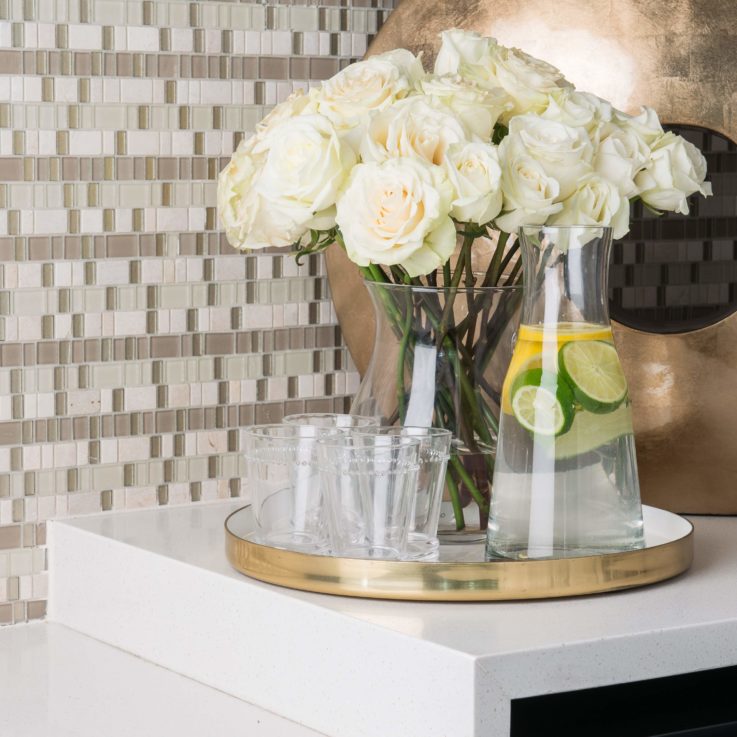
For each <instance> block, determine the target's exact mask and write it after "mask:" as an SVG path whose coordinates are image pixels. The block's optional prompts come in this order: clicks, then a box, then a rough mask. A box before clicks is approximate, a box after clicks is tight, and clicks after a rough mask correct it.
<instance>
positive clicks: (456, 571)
mask: <svg viewBox="0 0 737 737" xmlns="http://www.w3.org/2000/svg"><path fill="white" fill-rule="evenodd" d="M643 517H644V520H645V537H646V547H645V548H641V549H640V550H630V551H627V552H624V553H610V554H607V555H596V556H586V557H581V558H557V559H553V560H526V561H503V562H500V561H491V562H484V560H483V555H484V546H483V543H481V544H479V545H475V546H471V545H460V546H459V545H447V546H445V545H441V548H440V550H441V554H440V555H441V560H440V561H438V562H414V561H382V560H363V559H358V558H336V557H331V556H327V555H307V554H304V553H297V552H292V551H290V550H282V549H280V548H272V547H268V546H266V545H259V544H258V543H255V542H252V541H251V540H250V539H249V536H250V535H251V533H252V532H253V529H254V525H253V515H252V514H251V511H250V507H243V508H242V509H239V510H238V511H236V512H234V513H233V514H231V515H230V516H229V517H228V519H227V520H226V521H225V546H226V553H227V556H228V560H229V561H230V564H231V565H232V566H233V567H234V568H235V569H236V570H238V571H240V572H241V573H245V574H246V575H247V576H250V577H251V578H256V579H258V580H260V581H265V582H266V583H272V584H276V585H277V586H286V587H287V588H292V589H301V590H303V591H314V592H317V593H321V594H340V595H343V596H358V597H362V598H369V599H410V600H417V601H506V600H513V599H548V598H555V597H561V596H579V595H584V594H598V593H603V592H606V591H616V590H619V589H627V588H633V587H636V586H645V585H647V584H651V583H656V582H658V581H664V580H665V579H668V578H672V577H673V576H677V575H678V574H679V573H683V572H684V571H686V570H687V569H688V568H689V567H690V565H691V561H692V559H693V526H692V525H691V523H690V522H688V521H687V520H685V519H683V518H682V517H678V516H677V515H675V514H673V513H671V512H666V511H665V510H662V509H655V508H654V507H644V508H643Z"/></svg>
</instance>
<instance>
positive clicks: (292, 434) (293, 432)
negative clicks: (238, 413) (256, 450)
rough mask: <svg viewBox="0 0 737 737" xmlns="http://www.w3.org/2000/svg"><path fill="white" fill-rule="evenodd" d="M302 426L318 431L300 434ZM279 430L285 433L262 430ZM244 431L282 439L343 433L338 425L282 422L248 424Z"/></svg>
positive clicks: (263, 436)
mask: <svg viewBox="0 0 737 737" xmlns="http://www.w3.org/2000/svg"><path fill="white" fill-rule="evenodd" d="M300 427H310V428H313V429H315V430H317V431H318V432H317V433H316V434H315V435H313V436H310V435H299V434H298V428H300ZM272 429H273V430H279V431H281V433H283V434H279V433H274V434H273V435H270V434H268V433H266V432H260V431H265V430H272ZM242 430H243V432H244V433H245V434H246V435H250V436H251V437H254V438H275V439H282V440H289V439H292V438H297V439H309V438H310V437H313V438H314V437H316V436H317V435H320V434H323V435H326V436H330V435H339V434H343V433H339V432H338V430H339V428H336V427H319V426H318V425H286V424H284V423H281V422H267V423H264V424H263V425H247V426H246V427H244V428H242Z"/></svg>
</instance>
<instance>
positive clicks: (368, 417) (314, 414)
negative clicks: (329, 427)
mask: <svg viewBox="0 0 737 737" xmlns="http://www.w3.org/2000/svg"><path fill="white" fill-rule="evenodd" d="M295 417H315V418H323V417H355V418H356V419H358V420H372V421H375V420H378V419H379V418H378V417H374V416H372V415H354V414H352V413H351V412H293V413H291V414H288V415H284V417H282V424H287V420H291V419H293V418H295ZM304 424H309V423H304ZM290 427H294V425H290Z"/></svg>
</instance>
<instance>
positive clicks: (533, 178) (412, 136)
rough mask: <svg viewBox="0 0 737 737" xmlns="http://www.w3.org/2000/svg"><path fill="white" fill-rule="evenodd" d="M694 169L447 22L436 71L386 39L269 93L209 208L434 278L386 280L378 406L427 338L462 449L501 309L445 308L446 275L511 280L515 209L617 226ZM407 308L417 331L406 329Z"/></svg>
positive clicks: (647, 118) (274, 242)
mask: <svg viewBox="0 0 737 737" xmlns="http://www.w3.org/2000/svg"><path fill="white" fill-rule="evenodd" d="M705 176H706V162H705V159H704V157H703V155H702V154H701V152H700V151H699V150H698V149H697V148H696V147H695V146H693V145H692V144H691V143H689V142H688V141H686V140H685V139H683V138H681V137H680V136H677V135H675V134H673V133H671V132H665V131H664V130H663V127H662V126H661V123H660V121H659V119H658V116H657V114H656V113H655V111H654V110H652V109H650V108H642V110H641V112H640V113H639V114H638V115H629V114H627V113H625V112H622V111H621V110H617V109H615V108H614V107H613V106H612V105H611V104H610V103H608V102H607V101H606V100H603V99H601V98H599V97H597V96H596V95H593V94H591V93H588V92H583V91H580V90H576V89H575V88H574V86H573V85H572V84H571V83H570V82H568V81H567V80H566V79H565V78H564V76H563V75H562V74H561V72H560V71H559V70H558V69H556V68H555V67H553V66H551V65H550V64H548V63H546V62H544V61H541V60H538V59H535V58H533V57H531V56H529V55H528V54H526V53H524V52H522V51H520V50H519V49H515V48H507V47H504V46H502V45H500V44H499V43H497V42H496V41H495V40H494V39H493V38H488V37H483V36H480V35H478V34H476V33H469V32H465V31H461V30H449V31H445V32H444V33H442V34H441V46H440V50H439V53H438V55H437V57H436V60H435V66H434V70H433V72H432V73H430V72H427V71H425V69H424V68H423V65H422V62H421V59H420V58H419V57H417V56H415V55H414V54H412V53H411V52H410V51H407V50H405V49H398V50H395V51H391V52H389V53H386V54H381V55H379V56H373V57H370V58H368V59H366V60H364V61H359V62H357V63H354V64H351V65H350V66H348V67H346V68H345V69H343V70H342V71H341V72H339V73H338V74H336V75H335V76H334V77H332V78H331V79H329V80H327V81H326V82H324V83H323V84H322V85H321V86H320V87H317V88H314V89H311V90H309V92H308V93H303V92H301V91H298V92H295V93H294V94H293V95H292V96H291V97H289V98H288V99H287V100H286V101H285V102H283V103H281V104H280V105H277V106H276V107H275V108H274V110H273V111H272V112H271V113H270V114H269V115H267V116H266V118H264V120H263V121H262V122H261V123H260V124H259V125H258V127H257V130H256V133H255V135H253V136H251V137H250V138H247V139H245V140H243V141H242V142H241V143H240V145H239V146H238V149H237V151H236V152H235V153H234V154H233V157H232V159H231V161H230V163H229V164H228V165H227V166H226V167H225V169H224V170H223V171H222V173H221V174H220V178H219V182H218V211H219V215H220V218H221V221H222V223H223V226H224V228H225V232H226V235H227V238H228V240H229V242H230V243H231V244H232V245H233V246H235V247H237V248H242V249H261V248H265V247H274V246H276V247H284V246H289V247H292V248H293V249H294V251H295V252H296V253H297V255H298V257H299V256H301V255H305V254H309V253H316V252H319V251H321V250H323V249H325V248H327V247H328V246H329V245H331V244H333V243H337V244H338V246H339V247H341V248H343V249H344V250H345V252H346V254H347V256H348V258H350V260H351V261H353V262H354V263H355V264H356V265H357V267H358V268H359V269H360V270H361V272H362V273H363V275H364V276H365V278H366V279H367V280H368V281H370V282H378V283H380V284H396V285H407V286H416V287H427V288H435V287H438V288H443V289H445V299H444V300H441V301H436V302H434V303H433V305H434V306H431V305H430V303H429V302H428V301H426V302H425V303H423V305H422V306H421V307H418V305H417V304H416V303H412V301H411V300H410V301H408V302H406V303H405V302H403V301H402V299H400V298H398V297H397V296H396V294H395V293H394V292H390V291H389V290H387V291H386V293H385V294H383V295H382V296H381V300H382V302H383V305H384V309H385V311H386V314H387V316H388V318H389V319H390V322H391V325H392V329H393V330H394V332H395V333H396V335H397V337H398V339H399V341H400V343H401V351H400V353H399V357H398V358H397V361H398V366H397V371H396V372H395V376H396V377H397V386H396V392H395V394H396V410H395V411H394V412H393V413H389V412H386V413H385V414H386V415H387V418H388V420H389V421H390V422H394V421H397V420H400V421H404V419H405V412H406V405H407V402H406V401H405V400H406V394H407V389H406V387H405V378H406V377H411V375H412V372H413V370H412V360H413V356H414V354H415V352H416V351H415V345H414V342H415V340H416V339H417V340H420V341H421V342H422V343H428V342H429V343H432V344H433V345H434V346H435V350H436V357H437V358H438V360H440V356H441V355H442V357H443V360H445V361H447V362H448V364H449V365H450V366H451V367H452V369H453V370H452V372H451V373H454V375H455V377H456V383H457V387H458V391H457V393H456V399H455V400H453V398H452V397H446V398H445V399H444V398H443V397H442V396H441V394H442V392H438V395H437V397H436V403H435V411H434V415H433V417H432V420H431V421H432V422H433V423H435V424H437V425H442V426H445V427H450V428H451V429H453V430H454V431H455V433H456V436H457V437H458V438H459V439H460V440H462V441H463V443H464V444H465V445H466V446H467V447H469V448H471V449H473V448H474V447H476V446H477V445H478V444H479V443H489V444H493V441H494V439H495V432H496V417H498V412H497V411H496V410H495V409H494V408H493V407H492V405H494V404H495V403H498V396H496V395H495V392H494V391H493V390H492V389H491V388H490V387H489V386H488V385H487V386H484V380H483V376H482V374H483V371H484V368H485V366H486V365H487V364H488V362H489V360H490V356H491V353H492V350H491V348H490V346H492V347H493V345H494V344H495V342H494V335H497V338H498V333H499V331H500V329H501V328H502V327H503V321H499V320H497V321H496V322H495V321H494V320H489V317H490V307H489V304H488V303H486V302H485V301H484V300H475V299H472V298H468V300H467V303H468V309H467V310H466V313H465V314H464V316H463V317H462V318H459V319H456V318H455V317H454V314H455V310H454V301H455V291H453V290H458V289H462V288H474V287H494V286H498V285H514V284H519V283H520V279H521V274H520V262H519V260H518V258H517V252H516V249H517V245H516V244H515V242H514V238H513V237H511V236H512V235H513V234H515V233H516V232H517V230H518V229H519V228H520V227H521V226H524V225H543V224H548V225H574V224H575V225H600V226H611V228H612V229H613V234H614V237H615V238H620V237H622V236H623V235H625V234H626V233H627V232H628V230H629V217H630V202H632V201H633V200H635V199H640V200H642V202H643V203H644V204H645V205H646V206H647V207H649V208H651V209H653V210H655V211H657V212H662V211H676V212H680V213H684V214H687V213H688V202H687V198H688V197H689V196H690V195H692V194H694V193H696V192H699V193H701V194H702V195H704V196H707V195H709V194H711V185H710V184H709V183H707V182H705V181H704V180H705ZM481 263H483V269H482V270H481V273H479V268H478V267H479V264H481ZM449 290H450V291H449ZM417 312H422V316H421V317H422V319H421V320H420V322H421V323H422V325H421V327H420V329H419V333H422V337H421V338H416V336H415V337H413V339H412V341H409V340H408V338H407V333H408V329H409V326H410V325H411V324H412V322H413V318H412V314H411V313H417ZM482 324H483V325H482ZM480 325H482V328H483V329H481V328H480ZM428 336H430V337H428ZM442 373H443V372H442V371H441V369H440V368H439V367H438V368H437V370H436V371H435V373H434V374H433V373H432V372H431V376H436V377H437V376H439V375H441V374H442ZM464 382H465V383H464ZM491 462H493V461H490V463H491ZM450 469H451V471H450V474H449V479H450V480H449V485H450V486H451V492H453V482H452V479H451V477H452V476H453V473H456V476H455V487H456V490H458V489H461V488H462V487H465V489H466V490H467V491H468V492H470V494H471V496H472V497H473V498H475V499H476V500H477V501H478V503H479V505H480V506H481V508H482V512H483V506H482V503H483V496H484V495H483V494H481V493H480V492H479V489H478V488H476V486H477V484H476V482H475V481H474V479H473V478H471V477H470V476H469V474H468V473H467V472H464V469H463V468H457V469H456V471H455V472H454V471H453V464H451V466H450ZM466 471H467V469H466ZM459 493H460V492H459ZM454 508H455V507H454ZM456 512H457V509H456ZM456 521H457V523H458V524H459V526H460V525H461V524H462V523H461V522H459V521H458V514H457V513H456Z"/></svg>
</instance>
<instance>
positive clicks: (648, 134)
mask: <svg viewBox="0 0 737 737" xmlns="http://www.w3.org/2000/svg"><path fill="white" fill-rule="evenodd" d="M614 121H615V122H616V123H617V125H619V126H620V127H621V128H624V129H625V130H631V131H633V132H634V133H636V134H637V135H638V136H639V137H640V138H642V140H643V141H644V142H645V143H646V144H647V145H648V146H652V144H653V143H655V141H656V140H658V139H659V138H660V137H661V136H662V135H663V126H662V125H661V124H660V119H659V118H658V114H657V113H656V112H655V110H653V109H652V108H651V107H642V108H640V112H639V114H638V115H628V114H627V113H623V112H622V111H621V110H616V111H615V113H614Z"/></svg>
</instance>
